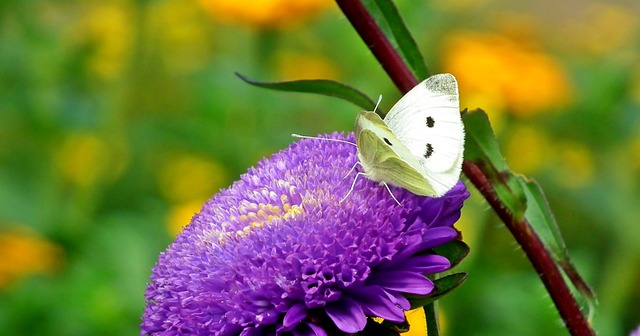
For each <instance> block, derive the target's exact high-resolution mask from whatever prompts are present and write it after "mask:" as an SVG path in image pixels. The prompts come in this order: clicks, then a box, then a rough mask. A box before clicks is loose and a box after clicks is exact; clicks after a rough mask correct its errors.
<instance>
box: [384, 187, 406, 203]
mask: <svg viewBox="0 0 640 336" xmlns="http://www.w3.org/2000/svg"><path fill="white" fill-rule="evenodd" d="M382 184H384V186H385V188H387V191H388V192H389V195H391V198H393V200H394V201H396V203H398V205H402V204H400V202H398V199H397V198H396V197H395V196H393V193H392V192H391V189H390V188H389V185H388V184H386V183H385V182H382Z"/></svg>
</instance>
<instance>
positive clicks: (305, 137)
mask: <svg viewBox="0 0 640 336" xmlns="http://www.w3.org/2000/svg"><path fill="white" fill-rule="evenodd" d="M291 136H292V137H294V138H302V139H314V140H325V141H333V142H342V143H346V144H349V145H352V146H356V144H355V143H353V142H351V141H346V140H340V139H331V138H321V137H313V136H308V135H300V134H295V133H292V134H291Z"/></svg>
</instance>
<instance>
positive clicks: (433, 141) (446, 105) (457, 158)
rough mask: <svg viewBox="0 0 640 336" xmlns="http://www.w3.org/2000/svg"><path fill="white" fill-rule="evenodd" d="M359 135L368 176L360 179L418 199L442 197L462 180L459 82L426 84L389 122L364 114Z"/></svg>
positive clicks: (441, 79)
mask: <svg viewBox="0 0 640 336" xmlns="http://www.w3.org/2000/svg"><path fill="white" fill-rule="evenodd" d="M355 135H356V145H357V147H358V158H359V160H360V165H361V166H362V168H363V170H364V173H359V174H362V175H365V176H366V177H367V178H369V179H370V180H372V181H376V182H381V183H383V184H390V185H394V186H398V187H402V188H405V189H407V190H409V191H410V192H412V193H414V194H416V195H421V196H431V197H440V196H443V195H444V194H445V193H446V192H447V191H449V190H451V188H453V186H455V185H456V183H457V182H458V180H459V179H460V171H461V169H462V157H463V151H464V127H463V124H462V120H461V118H460V103H459V99H458V83H457V82H456V79H455V77H453V76H452V75H450V74H439V75H434V76H431V77H429V78H427V79H426V80H424V81H423V82H422V83H420V84H418V85H417V86H416V87H414V88H413V89H411V91H409V92H408V93H407V94H406V95H405V96H404V97H402V98H401V99H400V100H399V101H398V102H397V103H396V104H395V105H394V106H393V107H392V108H391V111H389V113H388V114H387V116H386V117H385V118H384V120H383V119H381V118H380V117H379V116H378V115H377V114H376V113H375V112H361V113H360V114H358V117H357V118H356V125H355ZM356 178H357V177H356ZM354 185H355V180H354ZM352 189H353V185H352ZM350 192H351V191H349V193H350ZM392 196H393V194H392ZM394 199H395V197H394ZM396 202H397V200H396Z"/></svg>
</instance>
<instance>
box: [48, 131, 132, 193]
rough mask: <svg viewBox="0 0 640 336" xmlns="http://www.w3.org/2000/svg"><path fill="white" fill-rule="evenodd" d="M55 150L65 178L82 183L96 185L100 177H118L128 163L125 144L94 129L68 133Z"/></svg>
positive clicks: (106, 178) (61, 173)
mask: <svg viewBox="0 0 640 336" xmlns="http://www.w3.org/2000/svg"><path fill="white" fill-rule="evenodd" d="M55 154H56V155H55V166H56V168H57V170H58V171H59V172H60V175H61V176H62V178H63V179H64V180H66V181H68V182H71V183H73V184H75V185H77V186H80V187H87V186H90V185H94V184H96V183H97V182H98V181H99V180H100V179H105V180H114V179H116V178H117V177H118V176H120V175H121V173H122V172H123V171H124V169H125V168H126V166H127V163H128V158H127V156H126V154H125V153H124V151H123V150H122V146H115V144H114V143H113V142H107V141H106V140H105V139H102V138H101V137H100V136H98V135H97V134H93V133H72V134H70V135H68V136H67V138H66V139H65V140H64V141H63V143H62V145H61V146H60V148H58V150H57V152H56V153H55Z"/></svg>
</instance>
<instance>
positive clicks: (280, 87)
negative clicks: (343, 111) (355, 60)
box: [236, 72, 376, 111]
mask: <svg viewBox="0 0 640 336" xmlns="http://www.w3.org/2000/svg"><path fill="white" fill-rule="evenodd" d="M236 76H238V77H239V78H240V79H242V80H243V81H245V82H247V83H249V84H251V85H254V86H258V87H262V88H266V89H271V90H277V91H289V92H302V93H315V94H321V95H325V96H331V97H337V98H340V99H342V100H346V101H348V102H350V103H353V104H355V105H357V106H359V107H361V108H363V109H364V110H366V111H372V110H373V109H374V107H375V106H376V103H375V102H374V101H373V100H372V99H371V98H369V97H368V96H367V95H365V94H364V93H362V92H361V91H358V90H356V89H354V88H352V87H350V86H348V85H345V84H342V83H339V82H336V81H332V80H328V79H304V80H294V81H283V82H260V81H256V80H253V79H250V78H249V77H246V76H244V75H242V74H239V73H237V72H236Z"/></svg>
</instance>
